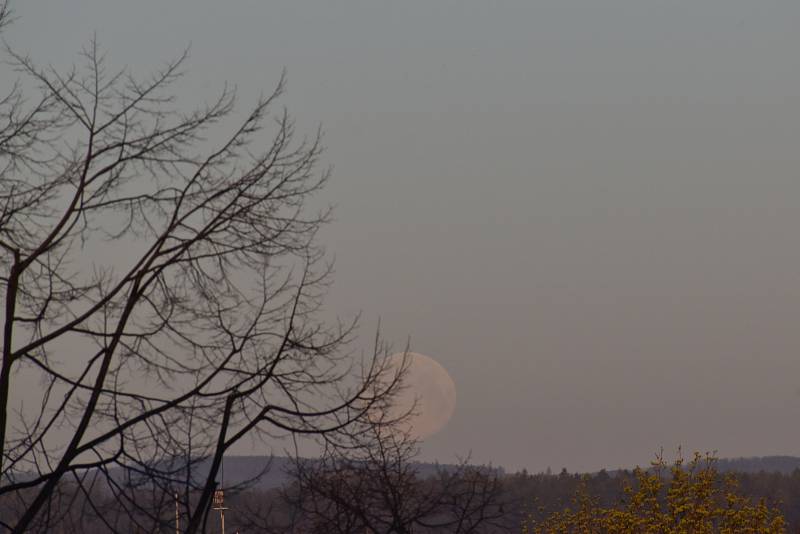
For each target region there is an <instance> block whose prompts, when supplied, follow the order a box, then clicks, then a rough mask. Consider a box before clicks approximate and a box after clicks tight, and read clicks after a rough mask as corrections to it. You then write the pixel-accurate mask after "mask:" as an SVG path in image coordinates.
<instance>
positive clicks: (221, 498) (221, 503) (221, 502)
mask: <svg viewBox="0 0 800 534" xmlns="http://www.w3.org/2000/svg"><path fill="white" fill-rule="evenodd" d="M213 510H217V511H218V512H219V523H220V526H221V527H222V534H225V510H227V508H225V492H224V491H222V490H217V491H215V492H214V508H213Z"/></svg>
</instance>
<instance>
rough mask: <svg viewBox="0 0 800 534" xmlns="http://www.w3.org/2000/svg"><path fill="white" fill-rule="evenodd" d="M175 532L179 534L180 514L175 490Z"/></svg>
mask: <svg viewBox="0 0 800 534" xmlns="http://www.w3.org/2000/svg"><path fill="white" fill-rule="evenodd" d="M175 534H181V516H180V508H179V505H178V492H177V491H176V492H175Z"/></svg>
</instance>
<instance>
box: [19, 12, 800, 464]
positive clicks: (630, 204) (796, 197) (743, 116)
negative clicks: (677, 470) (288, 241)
mask: <svg viewBox="0 0 800 534" xmlns="http://www.w3.org/2000/svg"><path fill="white" fill-rule="evenodd" d="M14 6H15V8H16V12H17V15H18V17H19V19H18V21H17V22H16V23H15V25H13V26H12V27H11V28H10V29H9V31H8V34H7V39H8V40H9V41H10V42H12V43H13V44H14V45H15V46H16V47H17V48H19V49H22V50H26V51H29V52H30V53H31V54H32V55H33V56H34V57H36V58H38V60H39V61H41V62H48V61H49V62H51V63H53V64H54V65H61V66H63V65H66V64H68V63H69V62H71V61H73V60H74V59H75V55H74V53H75V52H76V51H78V50H79V49H80V47H81V46H82V45H84V44H85V43H86V42H87V40H88V39H89V38H90V37H91V35H92V32H94V31H96V32H97V36H98V38H99V39H100V41H101V42H102V43H103V45H104V47H105V48H106V49H107V50H108V52H109V57H110V58H111V59H112V61H114V62H116V63H117V64H128V65H130V66H132V67H133V68H135V69H141V70H144V69H147V68H150V67H157V66H159V65H160V64H161V63H162V61H163V60H166V59H169V58H171V57H173V56H175V55H176V54H178V53H179V52H180V51H181V50H182V48H184V47H185V46H186V45H188V44H191V61H190V63H189V65H188V67H189V70H190V76H189V78H188V79H187V81H186V82H185V83H184V84H183V86H182V91H183V92H184V93H185V94H186V95H187V97H188V98H189V99H190V100H192V101H197V100H198V99H201V98H211V97H212V96H213V94H214V90H215V89H218V88H220V87H221V84H222V82H223V81H224V80H228V81H230V82H232V83H235V84H236V85H237V86H238V87H239V89H240V94H241V95H242V103H243V104H245V103H247V102H248V100H250V99H253V98H254V97H255V96H256V95H257V94H258V92H259V91H262V90H265V91H268V90H269V89H270V88H271V87H272V86H273V85H274V83H275V82H276V80H277V79H278V76H279V74H280V71H281V69H282V68H283V67H286V68H287V69H288V73H289V86H288V93H287V95H286V98H285V99H284V103H285V104H286V105H287V106H288V107H289V109H290V111H292V112H293V113H294V115H295V117H296V118H297V119H298V129H300V130H301V131H308V132H313V130H314V128H315V127H316V126H317V124H318V123H322V125H323V126H324V129H325V131H326V132H327V134H326V145H327V147H328V151H327V158H326V162H328V163H330V164H333V165H334V166H335V175H334V180H333V182H332V184H331V187H330V188H329V190H328V191H327V200H330V201H331V202H334V203H336V204H337V206H338V208H337V212H336V222H335V223H334V224H333V225H331V226H330V227H329V228H328V230H327V231H326V232H325V234H324V235H323V236H322V237H323V239H324V241H325V242H326V243H327V245H328V246H329V248H330V251H331V252H332V253H334V254H335V255H336V258H337V274H336V283H335V285H334V287H333V289H332V291H331V294H330V298H329V300H328V309H329V310H331V311H336V312H338V313H342V314H344V315H346V314H351V313H353V312H356V311H359V310H362V311H363V312H364V316H365V333H366V334H369V329H370V328H372V327H374V324H375V322H376V320H377V317H379V316H380V317H381V318H382V322H383V326H384V332H385V334H386V335H387V337H389V338H390V339H392V340H394V341H395V342H396V344H397V345H399V346H400V347H402V345H403V343H404V341H405V339H406V336H411V339H412V346H413V348H414V349H415V350H416V351H418V352H422V353H425V354H428V355H430V356H432V357H434V358H436V359H437V360H438V361H440V362H441V363H442V364H443V365H444V366H445V367H446V368H447V369H448V370H449V371H450V373H451V374H452V376H453V378H454V379H455V381H456V383H457V385H458V399H459V405H458V408H457V410H456V414H455V417H454V419H453V420H452V421H451V422H450V424H449V425H448V426H447V428H446V429H445V430H444V431H443V432H442V433H440V434H438V435H436V436H435V437H433V438H430V439H429V440H428V442H427V443H426V445H425V448H424V454H425V458H427V459H431V458H439V459H441V460H445V461H446V460H451V459H453V457H454V454H455V453H459V454H464V453H467V452H469V451H470V450H471V451H472V455H473V459H474V460H476V461H479V462H485V461H492V462H494V463H495V464H500V465H505V466H508V467H511V468H518V467H523V466H525V467H527V468H528V469H533V470H541V469H544V468H546V467H548V466H551V467H552V468H553V469H560V468H561V467H564V466H565V467H567V468H568V469H570V470H588V469H597V468H600V467H604V466H605V467H612V468H613V467H618V466H629V465H633V464H636V463H643V462H647V461H648V460H649V459H650V458H651V457H652V453H653V452H655V451H657V450H658V449H659V448H660V447H662V446H663V447H664V448H665V449H666V450H667V451H671V450H674V448H675V447H677V446H678V445H679V444H682V445H683V446H684V448H685V449H689V450H694V449H698V450H718V451H719V453H720V454H721V455H723V456H738V455H765V454H778V453H781V454H800V425H797V424H796V423H797V418H798V415H799V414H800V231H799V230H800V55H798V53H797V52H798V50H800V32H798V31H797V28H798V27H799V26H800V3H798V2H796V1H790V0H786V1H774V2H772V1H767V2H753V1H752V0H709V1H688V0H687V1H678V0H675V1H663V0H662V1H655V0H653V1H642V0H635V1H634V0H631V1H616V0H603V1H597V0H586V1H583V2H577V1H570V0H553V1H543V0H526V1H500V2H487V1H478V0H457V1H456V0H448V1H430V0H427V1H419V0H404V1H402V2H383V1H376V0H371V1H367V0H364V1H358V2H356V1H339V2H331V1H322V0H320V1H317V2H309V1H301V0H291V1H289V0H287V1H280V2H278V1H266V0H265V1H256V0H250V1H244V0H227V1H225V2H220V1H211V0H170V1H163V0H160V1H155V0H146V1H144V0H140V1H138V2H130V1H127V2H123V1H111V0H94V1H89V0H73V1H70V2H64V1H56V0H50V1H45V0H25V1H17V2H15V3H14Z"/></svg>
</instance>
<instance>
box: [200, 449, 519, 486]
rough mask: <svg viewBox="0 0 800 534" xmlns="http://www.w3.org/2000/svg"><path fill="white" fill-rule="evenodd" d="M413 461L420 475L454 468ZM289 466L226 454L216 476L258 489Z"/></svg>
mask: <svg viewBox="0 0 800 534" xmlns="http://www.w3.org/2000/svg"><path fill="white" fill-rule="evenodd" d="M209 463H210V461H207V462H202V463H200V465H199V466H198V468H197V470H196V471H195V476H196V477H198V478H200V477H204V476H205V474H206V473H208V467H209ZM413 465H414V468H415V469H416V471H417V473H419V476H421V477H423V478H426V477H429V476H432V475H433V474H435V472H436V470H437V469H443V470H444V471H451V470H455V469H457V468H458V466H456V465H451V464H433V463H425V462H414V464H413ZM291 467H292V460H291V459H290V458H287V457H285V456H272V457H270V456H226V457H225V461H224V463H223V466H222V469H221V470H220V472H219V474H218V476H217V479H218V480H220V481H222V482H223V484H224V486H227V487H231V486H235V485H240V484H251V485H252V487H255V488H258V489H273V488H279V487H281V486H284V485H286V484H287V483H288V482H289V481H290V480H291V476H290V475H289V472H290V470H291ZM491 469H494V470H495V471H496V472H497V474H498V475H500V476H503V475H504V474H505V471H504V470H503V469H502V468H491ZM262 474H263V475H262ZM259 475H262V476H261V477H260V479H258V480H255V479H256V478H257V477H258V476H259Z"/></svg>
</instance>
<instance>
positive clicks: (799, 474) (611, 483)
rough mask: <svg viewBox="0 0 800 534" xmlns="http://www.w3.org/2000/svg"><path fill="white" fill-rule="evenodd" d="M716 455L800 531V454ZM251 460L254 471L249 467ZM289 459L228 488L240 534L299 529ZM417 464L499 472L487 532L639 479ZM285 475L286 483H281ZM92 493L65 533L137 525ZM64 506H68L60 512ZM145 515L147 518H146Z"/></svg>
mask: <svg viewBox="0 0 800 534" xmlns="http://www.w3.org/2000/svg"><path fill="white" fill-rule="evenodd" d="M265 461H266V460H264V459H258V460H257V459H256V458H254V457H251V458H250V461H248V460H247V459H244V458H239V459H231V460H229V461H226V470H225V475H226V480H230V481H233V479H238V478H243V477H245V475H246V474H249V475H250V476H252V475H253V474H254V473H256V472H258V470H257V469H255V466H256V463H259V467H260V468H261V469H263V468H264V467H265V465H261V464H263V463H264V462H265ZM715 461H716V462H717V463H716V468H717V470H718V471H719V472H721V473H730V474H733V475H734V476H735V477H736V479H737V481H738V488H739V493H740V494H742V495H744V496H746V497H748V498H750V499H751V500H752V501H753V502H757V501H759V500H761V499H763V500H764V501H765V502H766V503H767V504H769V505H774V506H775V507H777V508H778V509H780V510H781V512H782V513H783V514H784V516H785V518H786V520H787V522H788V524H789V531H790V532H797V531H798V530H800V459H798V458H793V457H769V458H744V459H728V460H715ZM251 462H255V463H251ZM248 464H249V467H251V468H253V469H250V470H248V469H247V467H248ZM287 465H288V460H286V459H280V458H276V459H273V462H272V464H271V467H272V469H270V473H269V474H267V476H266V479H267V480H266V481H262V482H261V483H260V484H258V485H254V486H251V487H249V488H241V489H239V490H238V491H231V492H226V505H227V506H228V507H229V508H230V510H229V511H228V513H227V514H226V524H227V526H228V528H229V529H230V531H231V532H235V531H236V530H237V529H239V530H240V531H241V532H242V533H246V532H255V531H258V532H268V533H272V534H278V533H281V534H284V533H287V532H291V531H292V530H291V529H287V528H286V527H281V526H280V525H281V524H286V521H287V520H288V519H289V518H292V517H296V516H297V514H301V515H302V514H303V513H304V512H303V511H301V510H300V509H298V508H296V507H295V506H294V505H292V504H291V502H290V501H287V500H286V498H285V496H286V493H287V490H288V492H289V493H292V490H291V488H292V487H294V486H295V484H293V483H292V481H291V477H290V476H289V475H288V474H287V473H286V472H285V471H283V469H282V468H284V467H286V466H287ZM414 465H415V466H416V468H415V471H416V472H417V473H418V475H419V480H420V481H421V482H420V484H421V485H418V486H416V489H415V490H414V491H418V492H420V495H425V494H426V492H428V491H429V488H431V487H433V486H432V485H436V484H438V483H441V481H442V480H447V477H448V476H455V477H456V478H459V477H467V478H469V477H473V476H475V475H476V474H478V475H481V474H482V475H481V476H484V475H485V476H487V477H491V476H494V477H497V478H496V480H497V482H498V483H499V494H498V499H497V500H496V502H497V503H499V508H497V510H498V511H500V512H501V514H502V516H503V517H502V520H500V521H493V522H492V523H491V525H485V526H483V527H482V528H481V529H480V532H486V533H492V532H519V531H520V525H521V524H522V522H523V520H524V519H525V518H534V519H536V520H537V521H538V520H541V519H544V518H546V517H548V516H550V515H551V514H552V513H553V512H557V511H560V510H563V509H565V508H566V507H571V506H573V504H574V498H575V496H576V494H577V493H578V492H579V490H581V489H582V490H583V491H584V492H585V493H586V494H588V495H591V496H593V497H594V498H596V499H597V504H598V505H600V506H603V507H615V506H617V505H618V504H619V503H620V502H621V499H623V498H624V496H625V491H624V488H625V486H626V485H635V484H636V477H635V474H634V472H633V470H624V469H623V470H615V471H605V470H603V471H600V472H598V473H592V474H578V473H569V472H567V471H566V470H562V471H561V472H560V473H550V472H545V473H538V474H531V473H528V472H525V471H523V472H518V473H513V474H504V473H503V472H502V470H498V469H488V470H484V469H483V468H480V469H479V470H478V471H467V470H464V469H463V468H461V469H459V467H458V466H436V465H434V464H422V463H415V464H414ZM279 467H280V468H281V469H279ZM436 477H439V478H438V480H439V482H436V480H437V478H436ZM442 477H444V478H442ZM278 479H280V480H281V481H282V482H284V483H285V484H286V485H284V486H283V487H277V486H278V485H279V484H276V482H277V481H278ZM465 480H467V479H465ZM470 480H471V479H470ZM426 481H430V482H426ZM454 487H455V486H454ZM406 489H408V488H406ZM28 491H29V490H28ZM28 491H22V492H19V493H17V494H16V495H5V496H3V497H2V498H0V520H5V521H8V520H10V519H11V516H13V515H14V509H15V507H16V505H18V504H20V503H21V501H25V500H26V497H28V496H27V495H26V494H27V493H28ZM87 491H88V492H91V493H98V492H99V493H100V494H104V493H106V491H105V490H103V488H102V487H101V486H95V487H93V488H87V487H82V488H81V487H80V486H79V485H77V484H75V483H71V484H64V485H62V486H60V488H59V494H60V495H61V497H60V498H59V499H58V500H57V501H55V502H54V504H55V509H54V510H52V511H51V513H53V514H56V515H60V514H64V515H63V516H61V519H60V521H59V524H60V525H61V526H62V527H63V531H64V532H68V531H72V532H83V533H84V534H93V533H100V532H109V531H112V530H116V531H119V532H136V531H137V527H136V526H135V524H133V523H130V522H129V520H126V519H124V518H123V516H124V514H123V513H122V512H123V508H127V507H129V504H130V503H124V502H119V501H116V502H115V500H114V499H112V498H111V496H110V495H108V496H107V497H106V499H105V502H106V504H105V506H103V507H102V508H99V509H98V508H93V507H90V506H89V504H88V503H89V501H88V500H87V499H86V498H85V497H84V495H85V494H86V493H85V492H87ZM370 492H371V493H374V490H373V489H371V490H370ZM103 500H104V499H103V498H99V499H96V500H95V502H103ZM137 500H138V501H139V504H142V503H145V502H146V503H149V504H151V505H153V508H152V509H153V510H154V513H155V515H156V517H158V518H159V520H158V522H159V523H160V525H161V526H160V528H161V530H159V531H163V532H168V531H172V532H174V529H173V528H174V527H173V525H174V523H173V521H174V510H175V507H174V501H173V494H172V493H169V492H165V491H158V490H156V489H155V488H152V489H151V490H150V491H148V490H146V489H145V488H142V489H141V490H140V492H138V498H137ZM493 502H494V501H493ZM59 508H61V509H60V510H59ZM142 519H145V518H144V517H142ZM208 521H209V522H210V523H209V524H210V525H215V524H216V522H217V521H218V519H217V517H216V514H215V513H214V512H211V514H210V515H209V517H208ZM143 522H144V521H143ZM170 529H173V530H170ZM211 530H213V529H211ZM438 531H442V530H437V532H438ZM446 531H447V530H443V531H442V532H446ZM420 532H423V530H420Z"/></svg>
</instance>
